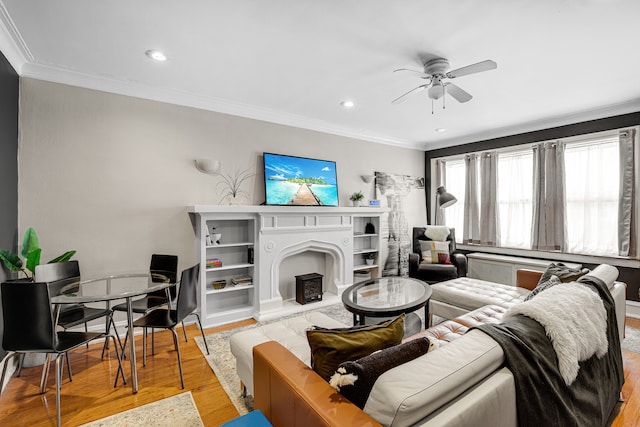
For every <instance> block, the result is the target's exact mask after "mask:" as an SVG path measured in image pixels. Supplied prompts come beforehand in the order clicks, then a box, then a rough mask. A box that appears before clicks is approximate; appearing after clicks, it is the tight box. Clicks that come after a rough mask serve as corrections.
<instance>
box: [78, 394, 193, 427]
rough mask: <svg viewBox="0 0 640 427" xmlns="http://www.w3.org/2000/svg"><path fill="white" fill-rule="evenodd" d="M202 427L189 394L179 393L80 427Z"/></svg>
mask: <svg viewBox="0 0 640 427" xmlns="http://www.w3.org/2000/svg"><path fill="white" fill-rule="evenodd" d="M131 426H154V427H173V426H184V427H204V423H203V422H202V418H200V413H199V412H198V408H197V407H196V404H195V402H194V401H193V396H192V395H191V392H190V391H188V392H186V393H181V394H178V395H175V396H171V397H167V398H166V399H162V400H158V401H155V402H152V403H148V404H146V405H142V406H139V407H137V408H133V409H129V410H128V411H124V412H120V413H118V414H115V415H111V416H108V417H106V418H102V419H100V420H96V421H92V422H90V423H87V424H82V426H80V427H131Z"/></svg>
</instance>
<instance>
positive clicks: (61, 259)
mask: <svg viewBox="0 0 640 427" xmlns="http://www.w3.org/2000/svg"><path fill="white" fill-rule="evenodd" d="M75 254H76V251H67V252H65V253H63V254H62V255H60V256H57V257H55V258H54V259H52V260H51V261H49V262H48V264H54V263H56V262H67V261H69V260H70V259H71V258H72V257H73V256H74V255H75Z"/></svg>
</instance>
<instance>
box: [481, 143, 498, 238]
mask: <svg viewBox="0 0 640 427" xmlns="http://www.w3.org/2000/svg"><path fill="white" fill-rule="evenodd" d="M480 184H481V191H480V200H481V202H480V224H481V225H480V243H481V244H482V245H486V246H497V245H498V243H500V209H499V207H498V154H497V153H496V152H495V151H492V152H487V153H482V155H481V156H480Z"/></svg>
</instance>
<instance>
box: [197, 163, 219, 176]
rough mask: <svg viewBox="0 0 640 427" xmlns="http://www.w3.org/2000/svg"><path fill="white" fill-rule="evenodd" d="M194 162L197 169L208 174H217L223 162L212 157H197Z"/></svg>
mask: <svg viewBox="0 0 640 427" xmlns="http://www.w3.org/2000/svg"><path fill="white" fill-rule="evenodd" d="M193 163H194V165H195V166H196V169H198V170H199V171H200V172H202V173H206V174H208V175H217V174H218V173H219V172H220V168H221V167H222V163H220V161H218V160H211V159H197V160H194V161H193Z"/></svg>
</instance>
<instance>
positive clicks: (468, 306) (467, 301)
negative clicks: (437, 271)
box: [429, 277, 531, 319]
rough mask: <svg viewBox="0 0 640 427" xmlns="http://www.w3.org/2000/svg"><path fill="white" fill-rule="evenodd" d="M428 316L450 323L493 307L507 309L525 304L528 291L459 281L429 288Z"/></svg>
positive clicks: (479, 282) (465, 278) (484, 282)
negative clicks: (450, 320)
mask: <svg viewBox="0 0 640 427" xmlns="http://www.w3.org/2000/svg"><path fill="white" fill-rule="evenodd" d="M431 290H432V291H433V293H432V294H431V299H430V300H429V313H430V314H431V315H437V316H440V317H444V318H445V319H453V318H456V317H459V316H463V315H464V314H466V313H468V312H470V311H473V310H475V309H478V308H480V307H484V306H487V305H496V306H500V307H503V308H509V307H511V306H512V305H514V304H518V303H520V302H522V301H524V298H525V297H526V296H527V295H528V294H529V293H530V292H531V291H529V290H528V289H524V288H520V287H516V286H511V285H503V284H500V283H495V282H487V281H485V280H479V279H472V278H470V277H459V278H457V279H452V280H447V281H445V282H440V283H435V284H433V285H431Z"/></svg>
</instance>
